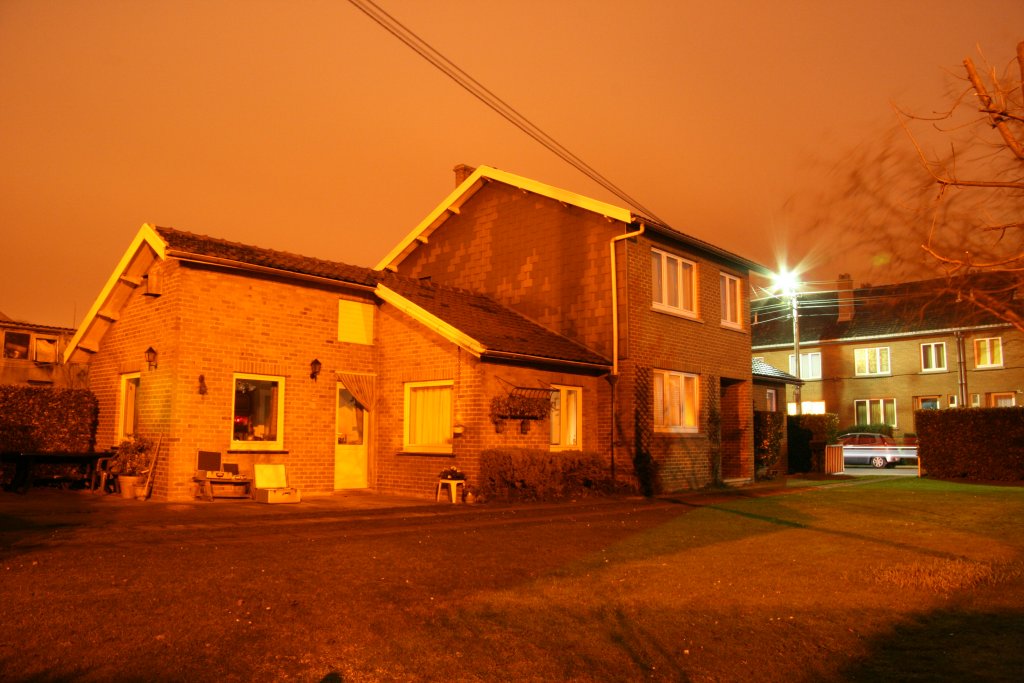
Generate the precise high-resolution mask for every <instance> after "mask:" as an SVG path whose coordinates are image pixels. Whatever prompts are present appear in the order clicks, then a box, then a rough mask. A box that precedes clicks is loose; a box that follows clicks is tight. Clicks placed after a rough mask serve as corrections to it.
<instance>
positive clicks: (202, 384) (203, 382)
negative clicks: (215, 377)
mask: <svg viewBox="0 0 1024 683" xmlns="http://www.w3.org/2000/svg"><path fill="white" fill-rule="evenodd" d="M199 395H200V396H206V375H199Z"/></svg>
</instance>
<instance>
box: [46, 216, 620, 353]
mask: <svg viewBox="0 0 1024 683" xmlns="http://www.w3.org/2000/svg"><path fill="white" fill-rule="evenodd" d="M165 258H177V259H181V260H184V261H190V262H196V263H207V264H213V265H217V266H221V267H227V268H236V269H239V270H241V271H246V272H250V273H254V274H261V275H274V276H281V277H296V278H298V279H300V280H306V281H316V282H333V283H336V284H338V285H340V286H344V287H353V286H354V287H358V288H360V289H363V290H366V291H373V292H375V293H376V294H377V296H378V297H380V298H381V299H383V300H384V301H386V302H388V303H391V304H393V305H395V306H397V307H398V308H400V309H401V310H403V311H405V312H406V313H408V314H409V315H411V316H412V317H414V318H415V319H417V320H418V321H419V322H420V323H422V324H426V325H428V326H430V327H432V328H433V329H435V331H438V332H441V333H442V334H444V335H445V336H446V338H448V339H449V340H450V341H452V342H453V343H456V344H459V345H461V346H463V347H464V348H466V349H468V350H469V351H471V352H473V353H474V354H476V355H478V356H481V357H490V358H495V359H497V358H504V359H508V360H520V361H526V362H550V363H557V364H562V365H567V366H587V367H588V368H590V369H594V368H605V367H609V366H610V365H611V363H610V362H609V361H608V360H607V359H605V358H603V357H602V356H600V355H599V354H597V353H595V352H593V351H591V350H590V349H588V348H587V347H585V346H582V345H580V344H578V343H577V342H574V341H572V340H571V339H568V338H566V337H563V336H561V335H559V334H557V333H555V332H553V331H551V330H549V329H547V328H545V327H543V326H541V325H539V324H538V323H535V322H533V321H531V320H529V319H527V318H525V317H523V316H522V315H520V314H519V313H516V312H515V311H513V310H512V309H509V308H507V307H505V306H503V305H501V304H499V303H498V302H496V301H494V300H493V299H491V298H489V297H487V296H485V295H482V294H476V293H473V292H467V291H465V290H458V289H455V288H451V287H442V286H439V285H436V284H433V283H430V282H422V281H420V280H417V279H413V278H405V277H402V276H398V275H395V274H393V273H387V272H382V271H377V270H372V269H370V268H361V267H359V266H351V265H348V264H345V263H338V262H335V261H326V260H324V259H317V258H311V257H308V256H300V255H298V254H292V253H289V252H284V251H277V250H274V249H265V248H262V247H254V246H251V245H246V244H240V243H238V242H230V241H227V240H222V239H218V238H214V237H208V236H206V235H197V234H194V233H190V232H185V231H182V230H176V229H174V228H160V227H157V228H154V227H152V226H150V225H143V226H142V228H141V229H140V230H139V233H138V234H137V235H136V237H135V239H134V240H133V241H132V243H131V245H130V246H129V247H128V250H127V251H126V252H125V255H124V256H123V257H122V258H121V261H120V262H119V263H118V266H117V268H115V270H114V272H113V273H112V274H111V276H110V278H109V279H108V281H107V285H106V286H105V287H104V288H103V290H102V291H101V292H100V295H99V297H97V300H96V303H95V304H94V305H93V308H92V310H90V312H89V314H88V315H87V316H86V318H85V319H84V320H83V322H82V324H81V325H80V326H79V328H78V331H77V332H76V334H75V336H74V337H73V338H72V340H71V343H70V344H69V345H68V349H67V351H66V352H65V359H72V357H73V356H75V359H81V357H82V354H83V353H86V354H88V353H90V352H95V351H97V350H98V349H99V345H100V342H101V340H102V338H103V336H104V334H106V331H107V330H108V329H109V328H110V327H111V326H112V325H113V324H114V323H115V322H116V321H117V319H118V317H119V315H120V309H121V307H123V306H124V304H125V303H126V302H127V301H128V297H129V296H130V295H131V292H132V291H133V290H134V289H135V288H137V287H139V286H141V285H142V283H143V281H144V279H145V276H146V275H147V273H148V271H149V269H150V268H151V267H152V265H153V264H154V263H155V262H156V261H157V260H161V259H165Z"/></svg>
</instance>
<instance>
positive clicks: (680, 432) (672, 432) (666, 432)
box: [654, 427, 701, 436]
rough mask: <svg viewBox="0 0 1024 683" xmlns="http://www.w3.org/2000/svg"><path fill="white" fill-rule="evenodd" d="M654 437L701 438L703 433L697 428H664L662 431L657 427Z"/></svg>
mask: <svg viewBox="0 0 1024 683" xmlns="http://www.w3.org/2000/svg"><path fill="white" fill-rule="evenodd" d="M654 435H655V436H701V433H700V430H698V429H696V428H694V429H684V428H681V427H680V428H678V429H672V428H664V427H663V428H661V429H658V428H657V427H655V429H654Z"/></svg>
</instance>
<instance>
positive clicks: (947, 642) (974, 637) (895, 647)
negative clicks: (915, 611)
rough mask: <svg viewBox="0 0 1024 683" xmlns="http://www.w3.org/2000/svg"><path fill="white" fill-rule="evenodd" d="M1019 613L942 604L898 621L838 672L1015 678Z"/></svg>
mask: <svg viewBox="0 0 1024 683" xmlns="http://www.w3.org/2000/svg"><path fill="white" fill-rule="evenodd" d="M1021 643H1024V612H1020V611H1015V612H1009V611H1008V612H964V611H962V610H956V609H944V610H937V611H934V612H928V613H926V614H923V615H920V616H918V617H917V618H915V619H913V620H911V621H910V622H905V623H903V624H898V625H897V626H896V627H894V629H893V630H892V631H890V632H888V633H885V634H882V635H878V636H875V637H874V638H872V639H871V641H870V642H869V650H870V652H869V654H868V656H867V657H865V658H864V660H862V661H859V662H855V663H853V664H851V665H850V666H848V667H846V668H845V669H843V670H842V671H840V672H839V674H840V676H839V678H840V679H841V680H847V681H957V682H958V683H959V682H960V681H1014V682H1016V681H1020V680H1022V678H1024V648H1022V647H1021Z"/></svg>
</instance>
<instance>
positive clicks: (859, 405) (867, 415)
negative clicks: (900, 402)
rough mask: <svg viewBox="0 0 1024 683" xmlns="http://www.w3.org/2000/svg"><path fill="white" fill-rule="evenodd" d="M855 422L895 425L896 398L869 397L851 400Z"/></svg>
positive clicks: (860, 423)
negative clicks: (855, 417)
mask: <svg viewBox="0 0 1024 683" xmlns="http://www.w3.org/2000/svg"><path fill="white" fill-rule="evenodd" d="M853 407H854V413H855V414H856V416H857V424H859V425H867V424H887V425H889V426H891V427H895V426H896V399H894V398H869V399H861V400H857V401H854V402H853Z"/></svg>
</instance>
